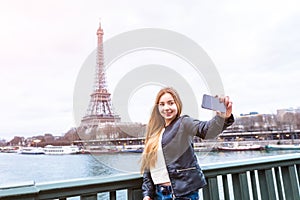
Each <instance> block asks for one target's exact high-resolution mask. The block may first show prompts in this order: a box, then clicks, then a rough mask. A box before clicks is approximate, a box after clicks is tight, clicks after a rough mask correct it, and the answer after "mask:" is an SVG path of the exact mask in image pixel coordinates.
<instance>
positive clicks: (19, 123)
mask: <svg viewBox="0 0 300 200" xmlns="http://www.w3.org/2000/svg"><path fill="white" fill-rule="evenodd" d="M119 3H120V6H118V8H117V7H115V4H114V3H110V2H104V1H91V2H89V3H88V4H87V3H85V2H83V1H76V2H72V3H70V2H69V1H62V2H61V3H59V4H58V3H54V2H52V1H44V2H43V3H41V2H39V1H35V0H33V1H30V3H28V2H23V1H18V0H14V1H10V2H1V7H0V11H1V12H0V13H1V19H0V22H1V24H2V29H3V31H2V32H1V33H0V40H1V44H2V45H1V48H0V51H1V54H0V57H1V59H0V80H1V82H0V83H1V84H0V91H1V93H2V96H1V99H0V110H1V113H2V115H1V122H2V123H1V124H2V125H1V127H0V138H5V139H8V140H9V139H11V138H12V137H13V136H17V135H19V136H25V137H27V136H29V135H36V134H43V133H47V132H49V133H52V134H53V135H61V134H63V133H65V132H66V131H68V130H69V129H70V128H71V127H74V126H75V123H74V119H73V105H72V104H73V92H74V87H75V82H76V79H77V76H78V73H79V71H80V69H81V67H82V64H83V63H84V61H85V60H86V59H87V57H88V56H89V55H90V54H91V52H93V51H94V50H95V49H96V44H97V42H96V41H97V37H96V30H97V28H98V25H99V22H100V21H101V23H102V27H103V29H104V32H105V34H104V41H107V40H108V39H109V38H112V37H114V36H116V35H118V34H121V33H123V32H126V31H130V30H135V29H140V28H145V27H146V28H160V29H167V30H172V31H176V32H178V33H181V34H183V35H185V36H187V37H189V38H191V39H192V40H194V41H195V42H196V43H198V44H199V45H200V46H201V47H202V48H203V49H204V51H205V52H207V54H208V56H209V57H210V58H211V59H212V61H213V62H214V64H215V66H216V68H217V70H218V72H219V74H220V77H221V79H222V82H223V85H224V89H225V94H226V95H229V96H230V97H231V99H232V101H233V109H234V114H235V115H239V114H241V113H249V112H253V111H256V112H259V113H276V110H277V109H284V108H290V107H292V108H297V107H299V106H300V104H299V100H300V96H299V93H298V89H299V85H300V79H299V75H300V68H299V64H300V58H299V56H298V55H299V52H300V47H299V45H297V44H298V43H299V39H300V36H299V35H300V33H299V32H300V28H299V27H300V26H299V17H300V15H299V13H300V12H299V9H300V6H299V4H300V3H299V2H297V1H287V2H285V3H284V4H283V3H282V2H276V1H275V2H274V1H263V2H261V1H245V2H243V3H242V2H239V1H233V2H230V3H229V2H222V3H220V2H214V1H213V2H205V1H200V2H197V3H196V2H194V4H187V3H183V2H181V3H179V2H174V1H172V2H171V1H170V2H168V1H167V2H159V3H160V5H161V6H160V8H157V7H156V6H153V4H155V2H152V3H151V4H150V3H149V4H148V9H146V10H145V9H143V8H144V7H145V5H144V3H141V2H139V1H134V4H133V5H132V6H127V4H126V3H124V2H121V1H120V2H119ZM66 10H69V11H68V14H66ZM99 18H101V20H100V19H99ZM104 54H105V52H104ZM146 54H147V56H148V54H151V52H146ZM138 55H139V54H138ZM151 55H152V54H151ZM130 56H131V57H130ZM147 56H145V55H143V57H139V56H133V55H128V57H129V58H128V59H127V60H126V59H124V60H120V63H117V64H118V66H121V67H122V68H126V67H127V68H129V67H130V64H133V65H137V64H139V65H142V64H143V65H146V64H149V63H150V64H151V60H154V59H153V58H155V60H156V62H157V63H158V64H160V63H164V64H165V65H172V66H174V67H177V68H180V67H181V66H180V65H181V64H182V63H179V62H177V60H176V62H177V63H176V62H174V60H172V59H174V58H173V57H171V58H166V57H164V58H162V59H161V58H160V56H165V55H156V54H155V55H154V54H153V55H152V57H151V56H149V57H147ZM140 58H143V60H141V59H140ZM144 58H145V59H144ZM160 59H161V60H160ZM149 60H150V61H149ZM177 68H176V69H177ZM114 73H116V70H114V71H110V72H108V75H107V79H108V88H109V91H110V92H111V93H113V92H114V88H115V87H116V81H115V80H114V78H115V74H114ZM93 78H94V77H91V79H93ZM199 85H200V86H199V87H203V88H204V89H202V90H201V91H200V92H199V98H201V96H202V94H203V93H205V92H206V90H205V86H203V83H201V84H199ZM146 89H147V88H145V90H140V91H137V93H136V94H135V95H134V96H133V102H132V103H131V107H134V109H133V108H132V109H131V112H132V113H131V114H132V116H134V117H136V116H137V118H134V120H135V119H140V120H141V122H143V123H144V122H145V121H146V120H147V116H148V115H149V114H148V113H149V108H148V107H150V106H152V100H153V98H154V97H153V94H154V93H153V91H156V90H157V88H154V90H153V91H152V90H151V91H150V92H147V90H146ZM147 93H151V95H150V96H149V97H147V99H146V100H145V102H143V98H144V95H145V94H147ZM201 112H203V113H204V112H205V111H203V110H201ZM121 117H122V116H121ZM201 119H206V117H203V118H202V117H201Z"/></svg>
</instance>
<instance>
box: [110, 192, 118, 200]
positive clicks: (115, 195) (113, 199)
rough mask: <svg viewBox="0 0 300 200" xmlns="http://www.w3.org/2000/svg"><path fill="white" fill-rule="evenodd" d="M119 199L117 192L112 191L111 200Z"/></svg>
mask: <svg viewBox="0 0 300 200" xmlns="http://www.w3.org/2000/svg"><path fill="white" fill-rule="evenodd" d="M116 199H117V192H116V191H110V192H109V200H116Z"/></svg>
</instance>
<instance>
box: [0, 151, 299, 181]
mask: <svg viewBox="0 0 300 200" xmlns="http://www.w3.org/2000/svg"><path fill="white" fill-rule="evenodd" d="M299 152H300V151H269V152H267V151H236V152H196V153H197V156H198V159H199V162H200V165H205V164H206V163H209V164H211V163H220V162H223V161H230V160H242V159H248V158H257V157H262V156H272V155H279V154H286V153H299ZM140 157H141V154H139V153H116V154H104V155H88V154H77V155H24V154H17V153H0V185H8V184H16V183H22V182H28V181H35V182H36V183H40V182H49V181H51V182H52V181H57V180H67V179H75V178H84V177H93V176H109V175H115V174H124V173H132V172H138V171H139V160H140Z"/></svg>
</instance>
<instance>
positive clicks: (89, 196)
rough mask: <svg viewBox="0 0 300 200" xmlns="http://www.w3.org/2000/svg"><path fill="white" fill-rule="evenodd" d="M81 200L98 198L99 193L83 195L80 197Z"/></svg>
mask: <svg viewBox="0 0 300 200" xmlns="http://www.w3.org/2000/svg"><path fill="white" fill-rule="evenodd" d="M80 200H97V194H93V195H83V196H81V197H80Z"/></svg>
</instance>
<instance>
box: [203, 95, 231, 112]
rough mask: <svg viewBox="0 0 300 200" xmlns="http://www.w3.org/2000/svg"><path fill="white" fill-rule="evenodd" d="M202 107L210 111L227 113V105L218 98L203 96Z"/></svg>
mask: <svg viewBox="0 0 300 200" xmlns="http://www.w3.org/2000/svg"><path fill="white" fill-rule="evenodd" d="M201 107H202V108H205V109H209V110H214V111H220V112H223V113H224V112H226V107H225V104H224V103H223V102H220V100H219V98H218V97H214V96H211V95H207V94H204V95H203V98H202V105H201Z"/></svg>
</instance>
